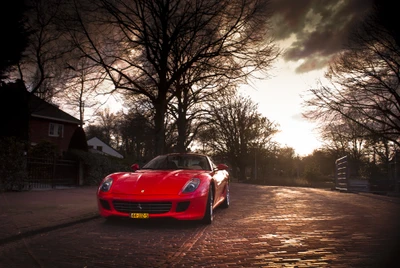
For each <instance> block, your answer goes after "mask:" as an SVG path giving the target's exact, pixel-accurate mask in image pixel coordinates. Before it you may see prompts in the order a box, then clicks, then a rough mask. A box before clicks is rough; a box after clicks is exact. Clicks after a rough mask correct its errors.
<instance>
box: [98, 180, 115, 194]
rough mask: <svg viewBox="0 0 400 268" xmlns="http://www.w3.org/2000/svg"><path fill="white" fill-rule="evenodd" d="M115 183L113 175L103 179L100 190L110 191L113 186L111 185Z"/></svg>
mask: <svg viewBox="0 0 400 268" xmlns="http://www.w3.org/2000/svg"><path fill="white" fill-rule="evenodd" d="M112 183H113V179H112V178H111V177H108V178H106V179H105V180H103V182H102V183H101V185H100V187H99V188H100V191H102V192H108V191H109V190H110V188H111V185H112Z"/></svg>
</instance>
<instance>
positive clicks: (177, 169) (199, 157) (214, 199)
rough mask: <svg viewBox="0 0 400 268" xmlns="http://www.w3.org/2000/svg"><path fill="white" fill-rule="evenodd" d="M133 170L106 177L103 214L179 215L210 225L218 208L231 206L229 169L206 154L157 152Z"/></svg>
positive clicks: (100, 192)
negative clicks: (163, 153)
mask: <svg viewBox="0 0 400 268" xmlns="http://www.w3.org/2000/svg"><path fill="white" fill-rule="evenodd" d="M131 168H132V172H117V173H113V174H110V175H108V176H106V177H105V178H104V179H103V180H102V181H101V183H100V185H99V188H98V190H97V203H98V208H99V213H100V215H101V216H102V217H104V218H109V217H129V218H133V219H151V218H174V219H177V220H200V221H202V222H204V223H206V224H211V223H212V221H213V219H214V213H213V210H214V209H215V208H216V207H217V206H220V207H222V208H228V207H229V203H230V196H229V172H228V166H227V165H225V164H219V165H216V164H215V163H214V162H213V161H212V159H211V158H210V157H208V156H206V155H203V154H195V153H173V154H165V155H160V156H157V157H155V158H154V159H152V160H150V161H149V162H148V163H147V164H146V165H144V166H143V167H141V168H140V167H139V165H138V164H133V165H132V166H131Z"/></svg>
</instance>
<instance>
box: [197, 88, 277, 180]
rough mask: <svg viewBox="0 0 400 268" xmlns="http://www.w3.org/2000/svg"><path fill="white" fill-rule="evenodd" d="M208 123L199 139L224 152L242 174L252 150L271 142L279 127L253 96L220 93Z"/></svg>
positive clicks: (211, 109) (242, 175)
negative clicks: (259, 108)
mask: <svg viewBox="0 0 400 268" xmlns="http://www.w3.org/2000/svg"><path fill="white" fill-rule="evenodd" d="M209 114H210V118H209V124H208V125H207V126H205V128H204V130H203V131H202V134H201V139H200V141H201V142H202V143H203V144H204V147H205V148H206V149H207V148H210V150H212V151H213V152H214V153H215V154H220V155H221V154H222V155H225V156H226V157H227V158H228V159H229V162H230V163H231V165H232V166H233V167H234V170H233V173H234V174H235V175H236V170H235V169H238V170H239V177H240V178H241V179H242V180H243V179H245V177H246V168H247V167H249V165H250V163H249V159H254V158H253V157H252V156H251V155H250V152H253V153H255V151H254V150H255V149H263V148H266V147H267V146H268V144H269V143H271V142H272V141H271V138H272V137H273V135H274V134H275V133H276V132H277V131H278V130H277V125H276V124H275V123H274V122H271V121H270V120H268V119H267V118H266V117H263V116H262V115H261V114H260V113H259V112H258V106H257V104H255V103H254V102H253V101H252V100H251V99H250V98H248V97H246V98H244V97H242V96H239V95H221V97H220V98H218V100H216V101H215V103H214V105H212V106H210V108H209Z"/></svg>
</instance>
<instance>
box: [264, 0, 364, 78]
mask: <svg viewBox="0 0 400 268" xmlns="http://www.w3.org/2000/svg"><path fill="white" fill-rule="evenodd" d="M271 8H272V10H273V17H272V20H271V21H272V23H273V25H272V26H273V33H274V38H275V40H277V41H288V42H290V45H289V46H288V47H286V48H285V53H284V59H285V60H286V61H298V60H303V63H302V64H301V65H300V66H299V67H298V69H297V70H296V72H299V73H302V72H308V71H311V70H316V69H320V68H323V67H324V66H326V65H327V63H328V62H329V61H330V60H331V58H332V57H333V56H334V55H335V54H336V53H337V52H339V51H340V50H341V49H343V45H344V43H345V42H346V40H347V38H348V34H349V33H350V31H351V29H353V28H354V27H355V25H356V24H357V23H359V22H360V21H362V20H363V19H364V18H365V16H366V14H367V13H368V12H369V11H370V10H371V8H372V0H297V1H294V0H271Z"/></svg>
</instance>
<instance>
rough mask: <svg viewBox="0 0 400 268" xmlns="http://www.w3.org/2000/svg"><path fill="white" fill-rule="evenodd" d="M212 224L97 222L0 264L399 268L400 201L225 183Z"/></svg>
mask: <svg viewBox="0 0 400 268" xmlns="http://www.w3.org/2000/svg"><path fill="white" fill-rule="evenodd" d="M231 199H232V200H231V206H230V208H228V209H217V210H216V212H215V220H214V222H213V223H212V224H211V225H208V226H207V225H202V224H200V223H196V222H175V221H152V220H150V221H148V220H144V221H132V220H129V219H124V220H118V221H106V220H104V219H101V218H97V219H93V220H91V221H88V222H84V223H79V224H75V225H73V226H68V227H64V228H59V229H57V230H52V231H48V232H43V233H39V234H36V235H34V236H31V237H27V238H24V239H22V240H19V241H15V242H10V243H6V244H3V245H1V247H2V249H1V253H0V264H1V265H0V266H1V267H397V265H396V264H397V263H398V260H399V259H398V255H399V253H400V247H399V240H400V237H399V226H400V224H399V223H400V221H399V211H400V200H399V198H391V197H386V196H379V195H372V194H353V193H340V192H336V191H330V190H321V189H312V188H291V187H269V186H256V185H249V184H241V183H232V185H231Z"/></svg>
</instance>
